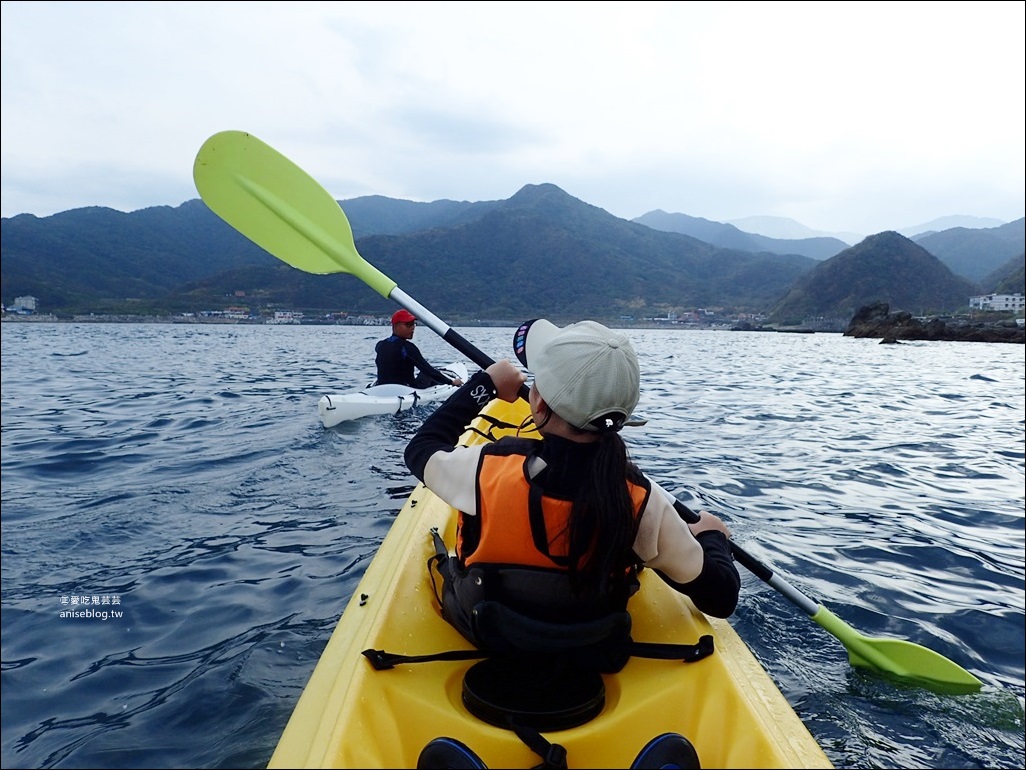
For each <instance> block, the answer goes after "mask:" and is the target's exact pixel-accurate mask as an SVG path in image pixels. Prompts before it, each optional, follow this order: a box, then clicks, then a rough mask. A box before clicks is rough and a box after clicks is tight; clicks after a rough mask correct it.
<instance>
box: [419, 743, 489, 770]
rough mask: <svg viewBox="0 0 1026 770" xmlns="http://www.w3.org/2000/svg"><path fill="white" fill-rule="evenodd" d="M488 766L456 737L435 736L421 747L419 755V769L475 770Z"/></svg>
mask: <svg viewBox="0 0 1026 770" xmlns="http://www.w3.org/2000/svg"><path fill="white" fill-rule="evenodd" d="M487 767H488V765H486V764H485V763H484V762H482V761H481V758H480V757H479V756H478V755H477V754H475V753H474V752H473V751H471V750H470V749H469V748H468V747H467V745H466V744H464V743H462V742H460V741H458V740H456V739H455V738H444V737H442V738H435V739H434V740H432V741H429V742H428V744H427V745H426V746H425V747H424V748H423V749H421V751H420V756H419V757H417V770H432V769H433V768H435V769H441V768H450V769H451V770H474V768H487Z"/></svg>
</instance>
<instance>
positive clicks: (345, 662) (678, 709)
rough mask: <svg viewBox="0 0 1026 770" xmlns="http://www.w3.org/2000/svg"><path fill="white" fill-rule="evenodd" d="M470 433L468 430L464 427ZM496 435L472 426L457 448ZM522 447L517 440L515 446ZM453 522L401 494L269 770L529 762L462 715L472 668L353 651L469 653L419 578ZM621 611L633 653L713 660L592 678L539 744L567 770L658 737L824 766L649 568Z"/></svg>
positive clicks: (716, 751)
mask: <svg viewBox="0 0 1026 770" xmlns="http://www.w3.org/2000/svg"><path fill="white" fill-rule="evenodd" d="M526 408H527V407H526V404H525V403H524V402H523V401H522V400H521V401H518V402H516V403H514V404H509V403H506V402H504V401H498V400H496V401H493V402H492V403H491V404H490V405H489V407H488V409H487V410H486V412H485V414H486V415H489V416H491V417H493V418H495V419H496V420H499V421H502V422H504V423H508V424H511V425H518V424H520V422H521V420H522V419H523V417H524V416H525V415H526V414H527V411H526ZM475 428H476V429H477V430H474V429H475ZM504 431H505V432H510V431H508V430H506V429H501V428H500V429H496V428H495V427H494V425H493V424H492V423H491V422H486V421H484V420H482V418H480V417H479V418H477V420H475V422H474V423H473V424H472V425H471V429H470V430H468V431H466V432H465V433H464V435H463V437H462V438H461V442H463V443H465V444H471V443H476V442H479V441H485V440H488V439H487V438H485V437H484V436H483V435H482V434H486V433H490V435H492V436H494V437H496V438H497V437H498V436H499V435H502V433H503V432H504ZM521 435H523V434H521ZM455 519H456V516H455V511H454V510H453V509H452V508H450V507H449V506H448V505H447V504H445V503H444V502H442V501H441V500H440V499H439V498H437V497H436V496H435V495H433V494H432V493H431V492H430V491H429V490H428V489H427V488H426V487H424V486H423V485H418V486H417V487H416V489H414V491H413V492H412V493H411V495H410V497H409V499H408V500H407V502H406V504H405V505H404V506H403V509H402V510H401V511H400V513H399V515H398V517H397V518H396V520H395V522H394V523H393V525H392V528H391V529H390V531H389V533H388V535H387V536H386V537H385V539H384V541H383V542H382V544H381V546H380V548H379V550H378V552H377V554H376V555H375V557H374V559H373V561H372V562H371V564H370V565H369V567H368V569H367V572H366V573H365V575H364V577H363V579H362V580H361V581H360V584H359V586H358V587H357V589H356V591H355V593H354V594H353V597H352V599H351V600H350V601H349V604H348V606H347V607H346V609H345V612H344V613H343V615H342V617H341V619H340V621H339V623H338V626H337V627H336V628H335V631H334V633H333V634H332V636H331V638H330V639H329V641H328V644H327V646H326V648H325V650H324V652H323V654H322V655H321V658H320V661H319V662H318V663H317V666H316V667H315V669H314V671H313V674H312V675H311V677H310V681H309V682H308V683H307V685H306V688H305V689H304V691H303V693H302V695H301V697H300V699H299V702H298V703H297V705H296V708H295V710H294V712H293V714H292V717H291V718H290V719H289V722H288V724H287V725H286V727H285V730H284V732H283V733H282V735H281V738H280V740H279V742H278V745H277V747H276V749H275V751H274V753H273V755H272V756H271V760H270V763H269V764H268V767H270V768H317V767H323V768H329V767H333V768H413V767H416V766H417V760H418V757H419V756H420V754H421V751H422V750H423V749H424V747H425V746H426V745H427V744H428V743H429V742H430V741H432V740H434V739H436V738H439V737H443V736H444V737H448V738H452V739H455V740H456V741H459V742H461V743H462V744H463V745H465V746H466V747H468V748H469V749H471V750H472V751H473V752H474V753H475V754H476V755H477V756H478V757H479V758H480V760H481V761H482V762H483V763H484V764H485V765H487V766H488V767H493V768H500V767H506V768H515V767H534V766H536V765H538V763H539V761H540V758H539V756H538V754H536V753H534V752H533V751H532V750H531V749H530V748H529V747H528V746H527V745H526V744H525V742H524V741H523V740H522V739H521V738H520V737H518V736H517V734H516V733H514V732H513V731H511V730H509V729H504V728H502V727H497V726H493V725H492V724H489V723H488V722H486V721H483V720H482V719H481V718H479V717H478V716H475V715H474V714H472V713H471V711H469V710H468V708H467V706H466V705H465V700H464V686H465V685H464V676H465V675H466V673H467V671H468V670H470V668H471V667H472V666H474V665H475V664H476V661H475V660H432V661H429V662H419V663H414V664H410V665H403V664H400V665H396V666H395V667H394V668H392V669H389V670H380V671H379V670H376V669H375V668H374V666H373V665H372V664H371V662H370V661H369V660H368V658H367V657H365V656H364V654H363V651H364V650H387V651H389V652H392V653H399V654H402V655H410V656H414V655H431V654H433V653H439V652H443V651H449V650H471V649H473V648H472V646H471V645H470V644H469V643H468V642H467V641H466V640H465V639H464V638H463V637H462V636H460V634H459V633H458V632H457V631H456V630H455V629H454V628H453V627H452V626H450V625H449V624H448V623H447V622H446V621H445V620H443V618H442V616H441V614H440V610H439V608H438V604H437V602H436V600H435V594H434V591H433V588H432V585H431V581H430V578H429V574H428V569H427V563H428V560H429V559H430V558H431V557H432V556H433V555H434V553H435V546H434V544H433V540H432V535H431V531H432V529H433V528H437V530H438V532H439V533H440V534H441V535H442V537H443V538H444V540H445V542H446V543H447V544H449V547H450V550H451V548H452V544H453V543H454V542H455ZM641 582H642V588H641V590H640V591H639V592H638V593H637V594H636V595H635V596H634V597H633V598H632V599H631V602H630V612H631V615H632V617H633V626H632V636H633V638H634V639H635V640H636V641H639V642H660V643H675V644H695V643H697V642H698V641H699V639H700V638H701V637H703V636H706V635H708V636H711V637H712V638H713V640H714V648H715V651H714V652H713V653H712V654H711V655H709V656H708V657H705V658H703V659H701V660H697V661H694V662H688V663H682V662H681V661H679V660H677V661H674V660H655V659H648V658H640V657H632V658H631V659H630V660H629V661H628V662H627V665H626V666H625V667H624V668H623V669H622V670H621V671H620V672H618V673H616V674H603V675H602V680H603V681H602V684H603V685H604V703H602V705H601V711H600V712H598V713H597V714H596V715H594V716H590V715H589V719H588V721H586V722H585V723H584V724H580V725H578V726H573V727H569V728H567V729H561V730H557V731H553V732H548V733H545V738H546V739H547V740H548V741H550V742H551V743H553V744H558V745H559V746H562V747H563V748H565V749H566V764H567V766H568V767H569V768H571V769H572V768H586V767H595V768H610V767H624V768H626V767H630V766H631V763H632V761H634V760H635V758H636V757H637V756H638V753H639V751H640V750H641V749H642V747H644V746H645V745H646V744H647V743H648V742H649V741H650V740H651V739H652V738H654V737H655V736H658V735H660V734H662V733H667V732H672V733H679V734H681V735H683V736H685V737H686V738H688V739H689V740H690V741H691V743H692V744H693V745H694V747H695V749H696V750H697V753H698V757H699V760H700V762H701V766H702V767H704V768H714V767H715V768H749V769H754V768H817V767H832V765H831V763H830V761H829V759H828V758H827V757H826V755H825V754H824V753H823V750H822V749H821V747H820V746H819V745H818V744H817V743H816V741H815V739H814V738H813V737H812V735H811V734H810V733H809V731H808V729H807V728H806V726H805V725H804V724H803V723H802V721H801V719H800V718H799V717H798V715H797V714H796V713H795V711H794V710H793V709H792V708H791V706H790V704H788V702H787V700H786V699H785V698H784V696H783V695H782V694H781V693H780V690H779V689H778V688H777V686H776V685H775V684H774V682H773V681H772V679H770V677H769V675H768V674H767V673H766V671H765V670H764V669H763V668H762V666H761V665H760V664H759V662H758V661H757V660H756V659H755V657H754V656H753V655H752V653H751V651H750V650H749V649H748V647H747V646H746V645H745V643H744V642H743V641H742V640H741V638H740V637H739V636H738V635H737V633H736V632H735V631H734V630H733V628H732V627H731V626H730V624H729V623H728V622H727V621H725V620H720V619H716V618H707V617H706V616H705V615H703V614H702V613H701V612H699V611H698V610H696V609H695V608H694V606H693V605H692V604H691V601H690V599H688V598H687V597H685V596H683V595H681V594H679V593H677V592H675V591H673V590H672V589H671V588H669V587H668V586H667V585H665V584H664V583H663V582H662V581H661V580H659V578H658V576H656V575H654V574H652V573H651V571H650V570H644V571H642V574H641Z"/></svg>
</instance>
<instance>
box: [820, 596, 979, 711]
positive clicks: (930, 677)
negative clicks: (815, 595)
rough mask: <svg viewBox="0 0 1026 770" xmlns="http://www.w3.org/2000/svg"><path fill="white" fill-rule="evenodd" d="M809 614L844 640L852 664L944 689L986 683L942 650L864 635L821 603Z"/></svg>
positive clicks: (959, 691)
mask: <svg viewBox="0 0 1026 770" xmlns="http://www.w3.org/2000/svg"><path fill="white" fill-rule="evenodd" d="M810 617H811V618H812V619H813V620H814V621H816V622H817V623H819V625H821V626H822V627H823V628H825V629H826V630H827V631H829V632H830V633H831V634H833V635H834V636H836V637H837V638H838V639H839V640H840V641H841V643H842V644H843V645H844V646H845V649H847V650H848V660H849V662H850V663H851V664H852V665H853V666H860V667H862V668H868V669H873V670H875V671H882V672H884V673H887V674H892V675H893V676H896V677H900V678H902V679H911V680H914V681H916V682H918V683H920V684H922V685H923V686H924V687H926V688H928V689H931V690H934V691H937V692H942V693H949V694H964V693H970V692H975V691H977V690H979V689H980V687H982V686H983V682H981V681H980V680H979V679H977V678H976V677H975V676H973V675H972V674H970V673H969V672H968V671H966V670H965V669H964V668H962V667H961V666H959V665H958V664H957V663H955V662H954V661H951V660H948V659H947V658H945V657H944V656H943V655H941V654H940V653H938V652H934V651H933V650H930V649H927V648H926V647H921V646H920V645H918V644H915V643H914V642H908V641H905V640H903V639H882V638H873V637H869V636H865V635H864V634H861V633H859V632H858V631H856V630H855V629H854V628H852V627H851V626H849V625H848V624H847V623H845V622H844V621H843V620H841V619H840V618H839V617H837V616H836V615H835V614H834V613H832V612H831V611H830V610H828V609H827V608H826V607H823V606H822V605H820V607H819V610H818V611H817V612H816V614H815V615H811V616H810Z"/></svg>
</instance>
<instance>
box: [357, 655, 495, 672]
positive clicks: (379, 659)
mask: <svg viewBox="0 0 1026 770" xmlns="http://www.w3.org/2000/svg"><path fill="white" fill-rule="evenodd" d="M360 654H361V655H363V656H364V657H365V658H367V660H369V661H370V663H371V665H372V666H374V668H375V670H377V671H387V670H388V669H390V668H395V667H396V665H397V664H399V663H429V662H431V661H433V660H477V659H479V658H487V657H488V653H487V652H481V650H449V651H448V652H432V653H429V654H427V655H400V654H398V653H395V652H385V651H384V650H364V651H363V652H362V653H360Z"/></svg>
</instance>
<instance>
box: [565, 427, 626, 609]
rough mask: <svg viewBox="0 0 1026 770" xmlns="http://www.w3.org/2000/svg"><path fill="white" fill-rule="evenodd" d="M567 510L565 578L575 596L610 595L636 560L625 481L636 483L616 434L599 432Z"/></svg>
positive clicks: (620, 439)
mask: <svg viewBox="0 0 1026 770" xmlns="http://www.w3.org/2000/svg"><path fill="white" fill-rule="evenodd" d="M597 443H598V448H597V450H596V452H595V457H594V461H593V462H592V464H591V467H590V469H589V470H588V474H587V476H586V478H584V479H582V484H581V486H580V488H579V492H578V495H577V497H576V499H575V500H574V504H573V508H572V509H571V512H570V526H569V532H568V539H569V549H568V553H567V556H568V557H569V561H570V564H569V568H568V569H569V577H570V584H571V586H572V587H573V590H574V592H575V593H577V594H578V595H582V596H587V595H595V594H600V595H601V594H609V593H612V592H615V591H616V590H617V589H618V588H622V587H623V585H624V583H625V580H626V575H627V570H628V569H629V568H630V566H631V565H632V564H634V563H635V562H636V561H637V557H636V556H635V555H634V551H633V547H634V538H635V536H636V534H637V529H636V525H635V519H634V501H633V500H632V499H631V495H630V492H629V491H628V489H627V484H626V483H625V479H630V480H631V481H634V482H635V483H641V480H642V475H641V471H640V470H638V468H637V466H636V465H634V463H633V462H631V460H630V457H629V456H628V453H627V445H626V444H624V441H623V438H621V436H620V434H619V433H617V432H615V431H610V432H608V433H603V434H602V435H601V437H600V438H599V440H598V442H597Z"/></svg>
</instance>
